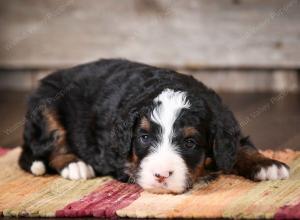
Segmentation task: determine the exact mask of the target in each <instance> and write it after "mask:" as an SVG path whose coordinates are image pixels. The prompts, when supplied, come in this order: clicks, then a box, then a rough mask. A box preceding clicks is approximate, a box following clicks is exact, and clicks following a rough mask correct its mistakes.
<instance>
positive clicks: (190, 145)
mask: <svg viewBox="0 0 300 220" xmlns="http://www.w3.org/2000/svg"><path fill="white" fill-rule="evenodd" d="M196 145H197V143H196V141H195V140H194V139H192V138H188V139H186V140H184V147H185V148H190V149H191V148H195V147H196Z"/></svg>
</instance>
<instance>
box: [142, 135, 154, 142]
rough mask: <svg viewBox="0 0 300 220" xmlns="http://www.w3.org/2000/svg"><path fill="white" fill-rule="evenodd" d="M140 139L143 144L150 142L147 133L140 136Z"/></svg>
mask: <svg viewBox="0 0 300 220" xmlns="http://www.w3.org/2000/svg"><path fill="white" fill-rule="evenodd" d="M140 141H141V143H143V144H149V143H151V142H152V137H151V136H150V135H148V134H144V135H142V136H140Z"/></svg>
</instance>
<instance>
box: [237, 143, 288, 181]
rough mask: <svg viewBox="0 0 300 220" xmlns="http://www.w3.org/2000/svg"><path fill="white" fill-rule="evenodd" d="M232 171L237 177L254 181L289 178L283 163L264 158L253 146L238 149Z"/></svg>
mask: <svg viewBox="0 0 300 220" xmlns="http://www.w3.org/2000/svg"><path fill="white" fill-rule="evenodd" d="M234 170H235V172H236V173H237V174H238V175H241V176H244V177H246V178H249V179H252V180H255V181H263V180H280V179H287V178H288V177H289V167H288V166H287V165H286V164H285V163H282V162H280V161H277V160H273V159H270V158H267V157H265V156H264V155H262V154H261V153H260V152H259V151H258V150H257V149H255V148H254V147H253V146H241V147H240V149H239V150H238V154H237V161H236V164H235V166H234Z"/></svg>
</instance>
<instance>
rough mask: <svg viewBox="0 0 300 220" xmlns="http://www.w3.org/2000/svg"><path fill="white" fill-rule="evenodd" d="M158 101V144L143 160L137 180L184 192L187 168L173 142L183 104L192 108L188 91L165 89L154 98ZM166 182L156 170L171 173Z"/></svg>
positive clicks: (144, 184)
mask: <svg viewBox="0 0 300 220" xmlns="http://www.w3.org/2000/svg"><path fill="white" fill-rule="evenodd" d="M154 102H156V103H158V105H157V107H156V108H155V109H154V110H153V112H152V114H151V120H152V121H153V122H155V123H157V124H158V125H160V126H161V128H162V131H161V134H160V135H159V137H158V139H159V141H158V143H157V146H155V147H154V146H153V147H154V149H153V150H152V151H151V153H150V154H149V155H148V156H146V157H145V158H144V159H143V160H142V162H141V165H140V166H141V170H140V173H139V179H138V183H139V184H140V185H141V186H142V187H143V188H145V189H155V188H157V189H159V188H164V189H167V190H170V191H172V192H183V191H184V190H185V188H186V179H187V172H188V168H187V166H186V164H185V162H184V160H183V158H182V157H181V156H180V154H179V153H178V152H177V151H176V146H173V145H172V137H173V126H174V123H175V121H176V119H177V117H178V116H179V114H180V112H181V110H182V109H184V108H189V107H190V103H189V102H188V100H187V97H186V93H185V92H181V91H174V90H171V89H165V90H164V91H162V93H161V94H160V95H159V96H157V97H156V98H155V99H154ZM170 171H171V172H172V175H171V176H169V177H168V179H167V182H166V185H161V184H159V183H157V181H156V180H155V177H154V174H155V173H158V174H160V175H162V176H168V175H169V174H168V173H169V172H170Z"/></svg>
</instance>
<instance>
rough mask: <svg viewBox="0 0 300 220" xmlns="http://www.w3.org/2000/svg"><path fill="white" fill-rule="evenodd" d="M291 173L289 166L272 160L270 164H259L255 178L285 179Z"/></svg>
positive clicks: (259, 179)
mask: <svg viewBox="0 0 300 220" xmlns="http://www.w3.org/2000/svg"><path fill="white" fill-rule="evenodd" d="M289 175H290V171H289V167H288V166H287V165H286V164H284V163H281V162H279V161H275V160H270V163H269V164H268V165H258V168H257V171H256V172H255V174H254V180H256V181H263V180H284V179H288V178H289Z"/></svg>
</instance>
